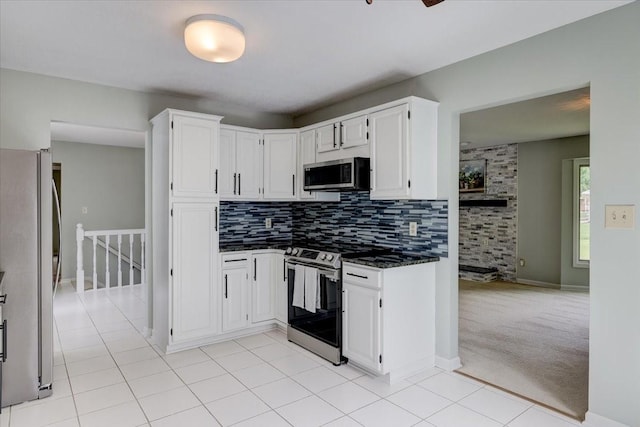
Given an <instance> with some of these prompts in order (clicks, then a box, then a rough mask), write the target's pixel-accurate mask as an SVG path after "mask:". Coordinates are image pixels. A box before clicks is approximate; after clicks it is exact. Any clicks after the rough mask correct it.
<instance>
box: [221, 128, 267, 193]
mask: <svg viewBox="0 0 640 427" xmlns="http://www.w3.org/2000/svg"><path fill="white" fill-rule="evenodd" d="M218 181H219V182H218V185H219V191H220V197H221V198H223V199H225V200H230V199H242V200H257V199H260V197H261V188H262V146H261V144H260V133H259V132H251V131H245V130H237V129H234V128H228V127H223V128H222V129H221V130H220V173H219V178H218Z"/></svg>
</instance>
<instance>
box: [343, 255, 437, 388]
mask: <svg viewBox="0 0 640 427" xmlns="http://www.w3.org/2000/svg"><path fill="white" fill-rule="evenodd" d="M342 280H343V293H342V304H343V305H342V307H343V311H344V313H343V317H342V354H343V355H344V356H345V357H347V358H348V359H349V363H353V364H355V365H357V366H359V367H361V368H363V369H365V370H367V371H369V372H371V373H373V374H375V375H386V376H387V377H388V380H389V381H393V380H396V379H399V378H404V377H406V376H409V375H412V374H415V373H418V372H420V371H424V370H426V369H428V368H430V367H433V366H434V364H435V264H434V263H424V264H415V265H408V266H403V267H395V268H387V269H379V268H373V267H365V266H362V265H358V264H351V263H346V262H345V263H343V265H342Z"/></svg>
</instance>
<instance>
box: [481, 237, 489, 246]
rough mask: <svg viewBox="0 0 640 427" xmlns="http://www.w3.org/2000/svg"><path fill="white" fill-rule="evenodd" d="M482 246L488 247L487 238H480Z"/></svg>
mask: <svg viewBox="0 0 640 427" xmlns="http://www.w3.org/2000/svg"><path fill="white" fill-rule="evenodd" d="M482 245H483V246H489V238H488V237H483V238H482Z"/></svg>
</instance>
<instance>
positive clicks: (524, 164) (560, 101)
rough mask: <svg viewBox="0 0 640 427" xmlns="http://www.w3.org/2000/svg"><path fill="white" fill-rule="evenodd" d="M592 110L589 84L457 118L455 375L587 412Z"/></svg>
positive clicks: (571, 411) (568, 411) (578, 413)
mask: <svg viewBox="0 0 640 427" xmlns="http://www.w3.org/2000/svg"><path fill="white" fill-rule="evenodd" d="M589 107H590V95H589V88H588V87H585V88H580V89H576V90H572V91H567V92H562V93H558V94H554V95H549V96H544V97H540V98H535V99H530V100H526V101H521V102H516V103H511V104H507V105H501V106H498V107H493V108H488V109H483V110H478V111H472V112H468V113H465V114H461V116H460V141H461V142H460V149H461V151H460V168H459V179H460V183H459V194H460V212H459V353H460V358H461V361H462V364H463V366H462V368H460V369H459V372H460V373H462V374H465V375H468V376H471V377H474V378H476V379H479V380H481V381H484V382H487V383H490V384H492V385H494V386H497V387H499V388H502V389H505V390H507V391H510V392H512V393H514V394H517V395H519V396H521V397H524V398H526V399H528V400H532V401H534V402H536V403H538V404H541V405H543V406H547V407H550V408H552V409H554V410H556V411H559V412H561V413H563V414H565V415H569V416H571V417H574V418H576V419H580V420H581V419H584V415H585V413H586V411H587V407H588V363H589V353H588V343H589V293H588V291H589V266H588V263H586V264H585V263H583V264H582V265H576V263H575V262H574V258H575V257H574V253H575V250H574V247H577V253H578V254H582V256H584V255H585V248H588V247H589V243H588V240H586V243H585V238H588V235H586V233H585V231H588V224H587V223H586V221H588V213H587V210H586V209H587V207H588V200H587V199H588V194H589V193H588V192H586V193H585V191H587V190H586V189H581V187H580V185H581V181H580V180H579V179H578V180H576V179H575V176H576V175H575V173H574V171H573V168H574V164H576V165H577V163H575V159H579V158H588V156H589ZM577 167H579V166H577ZM581 171H582V176H583V178H584V177H585V170H584V169H582V170H581ZM577 176H578V177H579V176H580V171H578V175H577ZM585 183H586V181H585V179H583V180H582V186H584V184H585ZM576 186H577V187H576ZM576 194H577V195H578V197H577V198H576ZM581 221H585V222H584V223H583V222H581ZM576 223H577V225H576ZM585 224H587V225H586V226H585ZM576 229H577V230H578V232H577V235H578V238H576V232H575V230H576ZM580 238H582V240H580ZM580 242H582V249H581V246H580ZM586 253H588V250H587V251H586Z"/></svg>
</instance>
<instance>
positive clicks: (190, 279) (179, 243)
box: [171, 203, 218, 342]
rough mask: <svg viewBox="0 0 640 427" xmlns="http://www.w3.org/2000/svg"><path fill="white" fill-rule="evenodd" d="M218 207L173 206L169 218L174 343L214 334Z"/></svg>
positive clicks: (198, 205)
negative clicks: (170, 219)
mask: <svg viewBox="0 0 640 427" xmlns="http://www.w3.org/2000/svg"><path fill="white" fill-rule="evenodd" d="M216 209H217V205H216V204H214V203H174V204H173V218H172V238H173V251H172V258H173V259H172V269H173V277H172V313H173V319H172V326H171V327H172V328H173V338H172V339H173V341H174V342H175V341H184V340H191V339H196V338H200V337H204V336H207V335H213V334H215V333H216V332H217V322H216V310H215V307H216V299H217V295H216V275H217V265H218V264H217V261H216V260H217V258H218V257H217V253H218V233H217V231H216V229H217V224H216V223H215V220H216V218H215V217H216Z"/></svg>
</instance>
